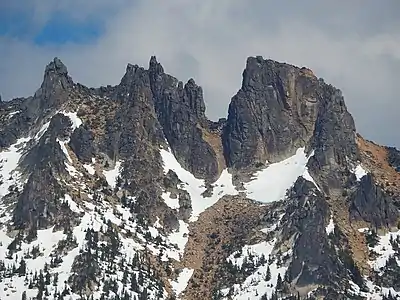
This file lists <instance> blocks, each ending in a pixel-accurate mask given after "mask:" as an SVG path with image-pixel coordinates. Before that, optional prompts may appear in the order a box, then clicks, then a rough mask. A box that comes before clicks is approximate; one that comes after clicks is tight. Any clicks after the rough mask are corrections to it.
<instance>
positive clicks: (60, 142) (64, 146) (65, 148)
mask: <svg viewBox="0 0 400 300" xmlns="http://www.w3.org/2000/svg"><path fill="white" fill-rule="evenodd" d="M57 142H58V144H59V145H60V147H61V150H62V152H63V153H64V155H65V157H66V158H67V160H68V162H69V163H70V164H72V158H71V156H70V155H69V152H68V149H67V146H66V144H68V143H69V139H68V140H66V141H61V140H60V139H59V138H57Z"/></svg>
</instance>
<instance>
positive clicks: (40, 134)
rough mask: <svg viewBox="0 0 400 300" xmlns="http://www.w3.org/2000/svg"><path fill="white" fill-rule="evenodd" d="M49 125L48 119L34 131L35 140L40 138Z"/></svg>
mask: <svg viewBox="0 0 400 300" xmlns="http://www.w3.org/2000/svg"><path fill="white" fill-rule="evenodd" d="M49 126H50V121H49V122H47V123H45V124H43V126H42V127H41V128H40V130H39V131H38V132H37V133H36V135H35V137H34V139H35V141H38V140H40V138H41V137H42V136H43V134H44V133H45V132H46V131H47V129H48V128H49Z"/></svg>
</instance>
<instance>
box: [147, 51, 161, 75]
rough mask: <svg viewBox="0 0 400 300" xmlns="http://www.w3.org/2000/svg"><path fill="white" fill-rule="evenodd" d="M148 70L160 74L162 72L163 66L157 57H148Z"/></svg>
mask: <svg viewBox="0 0 400 300" xmlns="http://www.w3.org/2000/svg"><path fill="white" fill-rule="evenodd" d="M149 71H150V72H151V73H156V74H162V73H164V68H163V67H162V65H161V64H160V63H159V62H158V61H157V58H156V57H155V56H154V55H153V56H151V57H150V62H149Z"/></svg>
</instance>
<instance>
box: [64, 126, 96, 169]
mask: <svg viewBox="0 0 400 300" xmlns="http://www.w3.org/2000/svg"><path fill="white" fill-rule="evenodd" d="M69 146H70V147H71V149H72V151H74V153H75V154H76V156H77V157H78V159H79V160H80V161H82V162H87V163H90V162H91V159H92V157H93V155H94V154H95V153H96V149H95V144H94V134H93V132H92V131H91V130H90V128H88V127H86V126H80V127H79V128H77V129H75V131H74V132H73V133H72V135H71V140H70V142H69Z"/></svg>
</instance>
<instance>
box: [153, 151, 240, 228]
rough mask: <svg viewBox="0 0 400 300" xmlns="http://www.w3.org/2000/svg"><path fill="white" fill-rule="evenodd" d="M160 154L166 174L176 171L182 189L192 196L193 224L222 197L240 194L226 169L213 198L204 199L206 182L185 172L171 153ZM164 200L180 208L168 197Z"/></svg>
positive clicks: (161, 152)
mask: <svg viewBox="0 0 400 300" xmlns="http://www.w3.org/2000/svg"><path fill="white" fill-rule="evenodd" d="M160 154H161V157H162V159H163V162H164V173H165V174H166V173H167V172H168V171H169V170H172V171H174V172H175V173H176V175H178V178H179V179H180V180H181V181H182V182H183V184H182V186H181V188H182V189H185V190H186V191H187V192H188V193H189V195H190V198H191V201H192V209H193V211H192V215H191V217H190V219H189V220H190V221H191V222H194V221H196V220H197V219H198V217H199V215H200V214H201V213H202V212H203V211H205V210H206V209H207V208H209V207H211V206H213V205H214V204H215V203H216V202H217V201H218V200H219V199H220V198H221V197H222V196H224V195H237V194H238V191H237V190H236V188H235V187H234V186H233V184H232V175H231V174H229V172H228V170H226V169H225V170H223V171H222V173H221V176H220V177H219V178H218V180H217V181H216V182H215V183H214V184H213V191H212V195H211V197H203V196H202V194H203V193H204V192H205V191H206V187H205V182H204V180H202V179H197V178H196V177H194V176H193V174H191V173H190V172H189V171H187V170H185V169H184V168H183V167H182V166H181V165H180V164H179V162H178V161H177V160H176V158H175V156H174V155H173V154H172V153H171V152H170V151H166V150H164V149H161V150H160ZM163 199H164V200H165V201H166V203H167V205H168V203H169V204H170V205H171V206H172V207H175V208H176V207H179V206H178V205H177V204H176V202H172V201H171V199H166V196H163ZM178 204H179V203H178ZM171 206H170V207H171Z"/></svg>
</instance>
